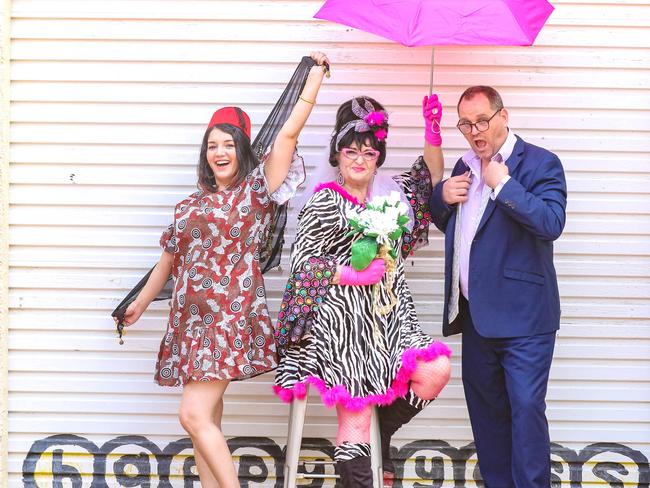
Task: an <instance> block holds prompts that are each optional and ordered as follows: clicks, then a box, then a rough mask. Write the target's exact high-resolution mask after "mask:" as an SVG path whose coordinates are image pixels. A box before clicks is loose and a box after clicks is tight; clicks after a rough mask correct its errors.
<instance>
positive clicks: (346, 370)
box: [274, 158, 450, 410]
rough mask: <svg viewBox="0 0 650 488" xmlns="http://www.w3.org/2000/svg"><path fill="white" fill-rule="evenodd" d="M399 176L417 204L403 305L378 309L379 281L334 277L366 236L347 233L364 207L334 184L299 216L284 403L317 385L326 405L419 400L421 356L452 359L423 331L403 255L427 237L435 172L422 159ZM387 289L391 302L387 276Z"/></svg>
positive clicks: (287, 306) (400, 295) (284, 350)
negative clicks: (416, 377)
mask: <svg viewBox="0 0 650 488" xmlns="http://www.w3.org/2000/svg"><path fill="white" fill-rule="evenodd" d="M394 180H395V181H396V182H397V183H398V185H399V186H400V187H401V188H402V190H403V192H404V193H405V195H406V196H407V198H408V200H409V202H410V203H411V205H412V207H413V213H414V216H415V223H414V230H413V231H412V233H411V234H410V235H406V236H404V237H403V238H402V242H400V248H401V249H402V252H401V253H398V258H397V260H396V270H395V280H394V283H393V293H394V294H395V296H396V297H397V304H396V305H395V307H394V308H393V309H392V311H391V312H390V313H389V314H388V315H386V316H381V315H379V314H374V313H373V299H372V294H373V287H372V286H345V285H332V284H331V283H330V278H331V276H333V273H334V272H335V269H336V266H337V265H349V264H350V258H351V247H352V244H353V242H354V241H355V240H356V239H358V238H359V235H356V236H351V237H350V236H348V232H349V231H350V225H349V222H348V219H347V218H346V212H347V211H348V210H355V211H357V212H361V211H362V210H363V208H364V207H363V205H359V204H358V203H357V202H356V201H355V200H354V199H353V198H350V196H349V195H347V194H346V192H345V190H343V189H342V188H341V187H340V186H338V185H337V184H336V183H333V182H332V183H330V184H327V185H322V186H323V188H322V189H321V190H320V191H317V192H316V193H315V194H314V195H313V196H312V197H311V198H310V200H309V201H308V202H307V203H306V204H305V206H304V207H303V209H302V210H301V212H300V213H299V216H298V219H299V220H298V231H297V236H296V242H295V244H294V247H293V249H292V255H291V276H290V279H289V282H288V284H287V289H286V291H285V295H284V298H283V303H282V306H281V312H280V314H279V321H278V324H277V326H276V332H275V335H276V341H277V344H278V349H279V351H280V354H281V360H280V364H279V366H278V369H277V371H276V377H275V386H274V390H275V392H276V394H277V395H278V396H279V397H280V398H281V399H282V400H284V401H286V402H289V401H291V400H292V399H293V398H294V396H295V397H298V398H304V396H305V394H306V386H307V385H312V386H314V387H315V388H316V389H317V390H318V391H319V392H320V394H321V397H322V399H323V402H324V403H325V404H326V405H327V406H333V405H335V404H337V403H340V404H342V405H343V406H345V407H346V408H348V409H351V410H359V409H362V408H364V407H365V406H366V405H374V404H379V405H388V404H390V403H392V402H393V401H394V400H395V399H396V398H398V397H405V396H406V397H409V396H410V397H411V398H409V401H410V402H411V403H412V404H418V403H419V402H418V399H417V397H414V394H413V393H412V392H411V390H410V389H409V381H410V376H411V374H412V373H413V371H414V370H415V367H416V362H417V360H418V359H422V360H433V359H435V358H436V357H438V356H440V355H443V354H444V355H447V356H449V355H450V350H449V348H448V347H447V346H446V345H445V344H443V343H441V342H436V341H434V340H433V339H432V338H431V337H430V336H428V335H426V334H425V333H424V332H423V331H422V330H421V328H420V326H419V324H418V320H417V315H416V311H415V306H414V304H413V298H412V297H411V292H410V291H409V288H408V285H407V283H406V279H405V274H404V258H405V256H407V255H408V254H409V252H410V251H412V250H413V249H414V248H416V247H419V245H422V244H425V243H426V242H427V237H426V236H427V233H428V227H429V223H430V215H429V213H428V204H427V202H428V197H429V195H430V193H431V180H430V174H429V171H428V169H427V168H426V165H424V163H423V161H422V158H420V159H418V161H416V163H415V164H414V165H413V167H412V168H411V170H410V171H408V172H406V173H404V174H402V175H399V176H396V177H394ZM381 290H382V291H381V293H380V303H381V304H387V303H389V297H388V292H387V290H386V276H384V278H383V286H382V287H381ZM373 330H374V331H375V332H374V333H373ZM377 332H378V333H377Z"/></svg>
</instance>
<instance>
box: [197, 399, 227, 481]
mask: <svg viewBox="0 0 650 488" xmlns="http://www.w3.org/2000/svg"><path fill="white" fill-rule="evenodd" d="M222 414H223V398H222V399H221V401H220V402H219V403H217V406H216V408H215V411H214V423H215V425H216V426H217V427H219V429H221V416H222ZM194 460H195V461H196V469H198V471H199V479H200V480H201V488H220V487H219V483H218V482H217V479H216V478H215V477H214V476H213V474H212V471H210V468H209V467H208V465H207V464H206V462H205V460H204V459H203V457H202V456H201V454H200V453H199V451H194Z"/></svg>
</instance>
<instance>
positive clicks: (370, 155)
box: [341, 147, 381, 163]
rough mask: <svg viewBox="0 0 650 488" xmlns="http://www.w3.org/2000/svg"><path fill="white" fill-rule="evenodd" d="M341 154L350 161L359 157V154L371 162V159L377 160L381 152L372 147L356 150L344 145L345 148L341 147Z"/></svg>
mask: <svg viewBox="0 0 650 488" xmlns="http://www.w3.org/2000/svg"><path fill="white" fill-rule="evenodd" d="M341 154H343V156H345V157H346V158H348V159H350V160H352V161H356V160H357V159H359V156H361V157H362V158H363V160H364V161H366V162H368V163H372V162H373V161H377V160H378V159H379V156H380V154H381V153H380V152H379V151H375V150H373V149H368V150H367V151H363V152H361V151H357V150H356V149H350V148H349V147H346V148H345V149H341Z"/></svg>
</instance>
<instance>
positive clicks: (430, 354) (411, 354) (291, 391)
mask: <svg viewBox="0 0 650 488" xmlns="http://www.w3.org/2000/svg"><path fill="white" fill-rule="evenodd" d="M439 356H447V357H448V358H449V357H451V349H449V347H448V346H447V345H446V344H444V343H443V342H434V343H433V344H431V345H429V346H427V347H425V348H423V349H416V348H409V349H407V350H406V351H404V353H403V354H402V366H401V367H400V368H399V370H398V371H397V375H395V379H394V380H393V383H392V384H391V385H390V387H389V388H388V389H387V390H386V393H384V394H383V395H368V396H366V397H352V396H350V393H349V392H348V390H347V388H346V387H345V386H343V385H334V386H333V387H332V388H328V387H327V385H326V384H325V382H324V381H323V380H322V379H321V378H319V377H317V376H308V377H307V378H306V379H305V380H304V381H301V382H300V383H296V384H295V385H294V386H293V387H292V388H282V387H280V386H278V385H275V386H273V391H274V392H275V394H276V395H277V396H278V397H279V398H280V400H282V401H283V402H285V403H291V401H292V400H293V399H294V397H295V398H298V399H299V400H302V399H303V398H305V396H306V395H307V386H308V385H311V386H313V387H314V388H316V389H317V390H318V393H320V396H321V398H322V399H323V403H324V404H325V405H326V406H327V407H333V406H334V405H336V404H337V403H340V404H341V405H343V406H344V407H345V408H347V409H348V410H352V411H359V410H362V409H363V408H364V407H366V406H367V405H390V404H391V403H393V402H394V401H395V400H397V398H402V397H404V396H405V395H406V393H407V392H408V389H409V381H410V380H411V376H412V375H413V373H414V372H415V368H417V361H418V360H421V361H433V360H434V359H436V358H437V357H439Z"/></svg>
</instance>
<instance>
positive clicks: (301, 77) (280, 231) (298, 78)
mask: <svg viewBox="0 0 650 488" xmlns="http://www.w3.org/2000/svg"><path fill="white" fill-rule="evenodd" d="M314 64H315V62H314V60H313V59H311V58H310V57H308V56H305V57H303V58H302V60H301V61H300V64H298V67H297V68H296V70H295V71H294V73H293V76H292V77H291V79H290V80H289V83H288V84H287V86H286V88H285V89H284V91H283V92H282V95H280V98H279V99H278V101H277V102H276V104H275V106H274V107H273V109H272V110H271V113H270V114H269V116H268V117H267V118H266V121H265V122H264V124H263V125H262V128H261V129H260V131H259V132H258V133H257V136H256V137H255V140H254V141H253V143H252V148H253V151H254V152H255V154H256V155H257V157H258V159H261V158H262V156H264V154H265V153H266V152H267V151H268V150H269V148H270V147H271V145H272V144H273V141H275V138H276V137H277V135H278V132H279V131H280V129H281V128H282V125H283V124H284V123H285V122H286V120H287V119H288V118H289V115H290V114H291V110H292V109H293V106H294V105H295V104H296V102H297V101H298V97H299V96H300V93H301V92H302V90H303V88H304V86H305V82H306V81H307V75H308V74H309V70H310V69H311V68H312V66H314ZM287 205H288V204H286V203H285V204H284V205H278V206H277V208H276V211H275V215H274V216H273V220H272V222H271V225H270V229H269V235H268V236H267V239H266V242H265V244H264V246H263V247H262V250H261V253H260V269H261V270H262V273H266V272H267V271H268V270H270V269H273V268H274V267H276V266H277V265H278V264H279V263H280V258H281V255H282V246H283V244H284V228H285V225H286V223H287ZM154 267H155V266H154ZM153 269H154V268H151V269H150V270H149V271H148V272H147V274H146V275H144V276H143V277H142V279H141V280H140V281H139V282H138V284H137V285H135V287H133V289H132V290H131V291H130V292H129V293H128V294H127V295H126V297H124V300H122V301H121V302H120V304H119V305H118V306H117V307H116V308H115V310H113V312H112V313H111V316H112V317H114V318H115V319H117V332H118V335H119V339H120V344H122V343H123V340H122V333H123V329H124V314H125V312H126V309H127V308H128V306H129V305H130V304H131V303H132V302H133V301H134V300H135V299H136V298H137V297H138V295H139V294H140V291H141V290H142V288H144V285H146V284H147V280H148V279H149V276H150V275H151V272H152V271H153ZM172 291H173V284H172V279H171V276H170V277H169V280H168V281H167V283H166V284H165V287H164V288H163V289H162V290H161V292H160V293H159V294H158V295H157V296H156V298H154V301H157V300H168V299H170V298H171V296H172Z"/></svg>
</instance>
